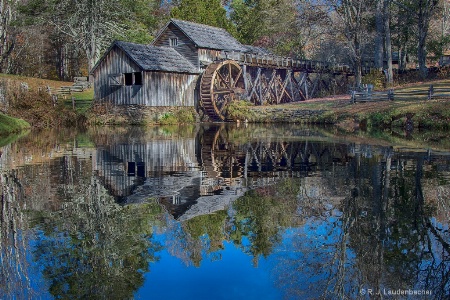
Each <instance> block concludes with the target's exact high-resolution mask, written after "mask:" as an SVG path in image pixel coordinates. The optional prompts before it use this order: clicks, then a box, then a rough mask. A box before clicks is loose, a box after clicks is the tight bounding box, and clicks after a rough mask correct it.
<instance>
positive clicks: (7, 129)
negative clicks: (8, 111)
mask: <svg viewBox="0 0 450 300" xmlns="http://www.w3.org/2000/svg"><path fill="white" fill-rule="evenodd" d="M29 128H30V124H29V123H28V122H26V121H24V120H22V119H16V118H13V117H10V116H7V115H4V114H2V113H0V136H6V135H9V134H12V133H18V132H21V131H23V130H26V129H29Z"/></svg>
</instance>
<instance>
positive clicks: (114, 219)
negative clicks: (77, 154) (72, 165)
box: [34, 179, 161, 299]
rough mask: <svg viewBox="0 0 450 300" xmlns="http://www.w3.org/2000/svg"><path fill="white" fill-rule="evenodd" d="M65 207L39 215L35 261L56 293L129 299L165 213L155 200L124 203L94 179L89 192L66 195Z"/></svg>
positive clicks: (153, 248) (140, 278)
mask: <svg viewBox="0 0 450 300" xmlns="http://www.w3.org/2000/svg"><path fill="white" fill-rule="evenodd" d="M68 196H69V197H68V198H69V199H70V198H71V199H70V201H69V202H66V203H65V205H64V210H62V211H57V212H54V213H46V212H42V213H39V214H37V215H36V219H35V221H36V224H35V226H36V228H38V229H39V230H40V234H39V240H38V241H37V244H36V246H35V251H34V257H35V260H36V261H37V262H38V263H39V264H40V265H41V266H43V270H44V271H43V274H44V277H45V279H46V280H48V281H49V284H50V289H49V291H50V293H51V294H52V295H53V296H54V297H56V298H64V299H73V298H87V297H89V299H97V298H102V299H104V298H114V299H126V298H130V297H132V295H133V293H134V292H135V291H136V290H137V289H138V288H139V287H140V286H141V285H142V284H143V282H144V278H143V274H144V273H145V272H147V271H148V270H149V269H148V268H149V263H150V262H152V261H155V260H156V258H155V251H157V250H158V249H159V248H160V246H159V245H158V244H155V243H154V242H152V241H151V236H152V226H153V225H154V224H155V221H156V220H157V218H158V216H159V215H160V214H161V208H160V206H159V205H157V204H143V205H139V206H126V207H121V206H119V205H117V204H115V202H114V199H113V198H112V197H111V196H109V195H107V194H106V192H105V190H104V189H103V188H102V187H101V186H100V185H99V183H98V181H97V180H96V179H93V180H92V182H90V183H89V184H88V185H85V192H84V193H83V194H78V195H68Z"/></svg>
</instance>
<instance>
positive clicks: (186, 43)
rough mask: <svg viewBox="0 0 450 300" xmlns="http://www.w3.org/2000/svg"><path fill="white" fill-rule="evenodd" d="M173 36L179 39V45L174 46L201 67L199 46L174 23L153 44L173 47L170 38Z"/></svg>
mask: <svg viewBox="0 0 450 300" xmlns="http://www.w3.org/2000/svg"><path fill="white" fill-rule="evenodd" d="M172 38H177V39H178V45H177V46H176V47H172V48H174V49H175V50H176V51H177V52H178V53H180V54H181V55H183V56H184V57H185V58H186V59H187V60H188V61H189V62H190V63H191V64H192V65H194V66H195V67H196V68H200V65H199V60H198V53H197V47H196V46H195V44H194V43H193V42H192V41H191V40H190V39H189V38H188V37H187V36H186V35H185V34H184V33H183V32H181V31H180V30H179V29H178V28H177V27H176V26H174V25H173V24H169V26H168V27H167V28H166V29H165V30H164V31H163V32H162V33H161V34H160V35H159V37H158V39H156V40H155V41H154V42H153V45H154V46H164V47H171V45H170V39H172Z"/></svg>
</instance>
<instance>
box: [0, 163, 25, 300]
mask: <svg viewBox="0 0 450 300" xmlns="http://www.w3.org/2000/svg"><path fill="white" fill-rule="evenodd" d="M0 184H1V193H2V195H1V199H0V203H1V208H0V210H1V215H0V295H2V296H3V297H6V298H11V299H13V298H16V297H17V298H18V299H25V298H26V295H27V294H28V295H30V293H29V291H30V290H31V289H30V285H31V282H30V278H29V274H28V272H27V270H28V263H27V259H26V252H27V248H28V245H27V243H28V233H27V231H26V223H25V220H24V215H23V213H22V210H23V206H24V203H23V187H22V186H21V184H20V182H19V181H18V180H17V178H16V176H15V174H14V172H10V171H2V172H1V174H0ZM27 291H28V292H27Z"/></svg>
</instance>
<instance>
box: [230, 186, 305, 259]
mask: <svg viewBox="0 0 450 300" xmlns="http://www.w3.org/2000/svg"><path fill="white" fill-rule="evenodd" d="M298 191H299V181H298V180H296V179H293V178H289V179H285V180H283V181H281V182H280V183H279V184H277V185H276V186H268V187H264V188H258V189H256V190H253V191H249V192H247V193H246V194H245V195H244V196H243V197H241V198H239V199H238V200H236V201H235V202H234V203H233V210H234V216H233V220H232V225H231V232H230V238H231V240H232V241H233V242H234V243H235V244H236V245H238V246H240V247H241V248H243V249H244V251H245V252H246V253H249V254H251V255H252V256H253V258H254V263H255V265H256V264H257V262H258V258H259V256H263V257H267V256H269V255H270V254H271V253H272V251H273V249H274V247H275V246H276V245H278V244H279V243H280V242H281V239H282V236H281V235H282V230H283V229H285V228H287V227H291V226H295V225H298V223H299V220H298V219H297V218H296V212H297V202H296V201H295V199H296V196H297V193H298ZM244 237H245V238H247V239H248V240H249V244H248V245H247V243H246V242H245V241H244Z"/></svg>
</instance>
